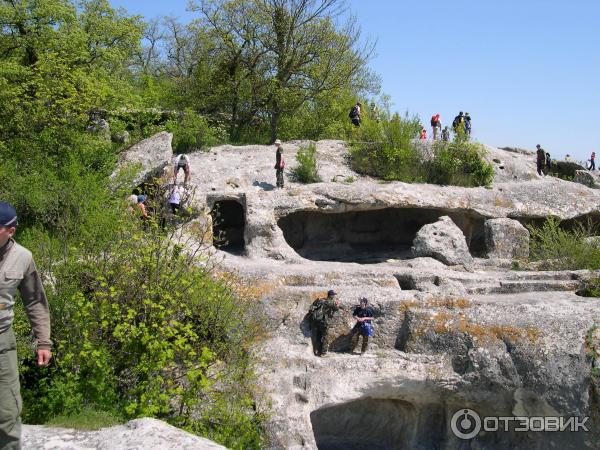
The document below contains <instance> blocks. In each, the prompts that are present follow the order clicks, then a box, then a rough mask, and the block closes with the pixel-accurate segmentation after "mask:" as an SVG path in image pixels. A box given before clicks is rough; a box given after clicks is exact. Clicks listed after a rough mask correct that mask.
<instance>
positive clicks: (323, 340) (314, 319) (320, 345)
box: [308, 289, 340, 357]
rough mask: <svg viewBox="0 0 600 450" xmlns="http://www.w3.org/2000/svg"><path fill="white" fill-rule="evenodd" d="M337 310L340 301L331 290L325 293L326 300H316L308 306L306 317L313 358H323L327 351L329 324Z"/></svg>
mask: <svg viewBox="0 0 600 450" xmlns="http://www.w3.org/2000/svg"><path fill="white" fill-rule="evenodd" d="M339 309H340V301H339V300H338V298H337V293H336V292H335V291H334V290H332V289H330V290H329V291H328V292H327V298H318V299H316V300H315V301H314V302H313V303H312V305H311V306H310V309H309V311H308V315H309V320H310V329H311V337H312V343H313V353H314V355H315V356H319V357H323V356H325V355H326V354H327V351H328V350H329V342H328V340H327V335H328V332H329V323H330V322H331V319H333V316H334V314H335V312H336V311H337V310H339Z"/></svg>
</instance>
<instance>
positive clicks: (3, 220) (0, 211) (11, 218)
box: [0, 202, 17, 227]
mask: <svg viewBox="0 0 600 450" xmlns="http://www.w3.org/2000/svg"><path fill="white" fill-rule="evenodd" d="M16 226H17V211H15V208H13V207H12V206H11V205H10V204H8V203H6V202H0V227H16Z"/></svg>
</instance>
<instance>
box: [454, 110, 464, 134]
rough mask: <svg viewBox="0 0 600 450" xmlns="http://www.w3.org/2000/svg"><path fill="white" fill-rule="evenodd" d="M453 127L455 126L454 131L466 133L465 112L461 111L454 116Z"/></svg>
mask: <svg viewBox="0 0 600 450" xmlns="http://www.w3.org/2000/svg"><path fill="white" fill-rule="evenodd" d="M452 128H454V132H455V133H456V134H464V132H465V116H464V115H463V112H462V111H461V112H459V113H458V116H456V117H455V118H454V120H453V121H452Z"/></svg>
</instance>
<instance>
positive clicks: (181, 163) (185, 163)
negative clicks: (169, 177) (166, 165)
mask: <svg viewBox="0 0 600 450" xmlns="http://www.w3.org/2000/svg"><path fill="white" fill-rule="evenodd" d="M180 169H183V173H184V175H185V178H184V179H183V184H184V185H185V184H188V182H189V181H190V158H189V156H188V155H185V154H183V153H181V154H179V155H177V157H176V158H175V167H173V183H174V184H177V175H178V174H179V170H180Z"/></svg>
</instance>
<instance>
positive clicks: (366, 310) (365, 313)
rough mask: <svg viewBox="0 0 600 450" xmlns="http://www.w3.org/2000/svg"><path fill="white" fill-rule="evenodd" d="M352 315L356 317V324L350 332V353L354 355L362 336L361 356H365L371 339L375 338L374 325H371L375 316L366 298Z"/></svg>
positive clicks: (363, 298)
mask: <svg viewBox="0 0 600 450" xmlns="http://www.w3.org/2000/svg"><path fill="white" fill-rule="evenodd" d="M352 315H353V316H354V317H356V324H355V325H354V328H352V331H351V332H350V349H349V352H350V353H354V349H355V348H356V346H357V345H358V340H359V339H360V336H362V338H363V341H362V346H361V349H360V354H361V355H364V354H365V352H366V351H367V347H368V345H369V338H370V337H371V336H373V325H372V324H371V321H372V320H373V315H374V314H373V309H372V308H371V307H369V301H368V300H367V299H366V298H365V297H362V298H361V299H360V304H359V306H357V307H356V308H354V312H353V313H352Z"/></svg>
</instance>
